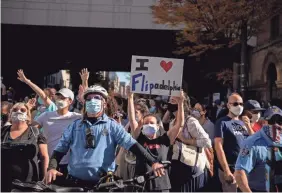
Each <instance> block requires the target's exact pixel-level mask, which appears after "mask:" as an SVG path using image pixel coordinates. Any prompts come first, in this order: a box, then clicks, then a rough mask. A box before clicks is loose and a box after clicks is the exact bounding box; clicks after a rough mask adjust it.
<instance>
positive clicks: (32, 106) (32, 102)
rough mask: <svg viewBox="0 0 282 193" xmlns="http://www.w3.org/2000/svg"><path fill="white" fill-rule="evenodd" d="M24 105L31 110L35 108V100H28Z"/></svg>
mask: <svg viewBox="0 0 282 193" xmlns="http://www.w3.org/2000/svg"><path fill="white" fill-rule="evenodd" d="M26 105H27V106H28V108H29V109H30V110H31V109H33V108H34V107H35V106H36V98H32V99H29V100H28V102H27V103H26Z"/></svg>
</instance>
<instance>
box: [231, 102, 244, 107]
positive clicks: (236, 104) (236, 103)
mask: <svg viewBox="0 0 282 193" xmlns="http://www.w3.org/2000/svg"><path fill="white" fill-rule="evenodd" d="M229 104H231V105H233V106H234V107H236V106H238V105H240V106H243V105H244V103H238V102H235V103H229Z"/></svg>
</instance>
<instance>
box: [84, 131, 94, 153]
mask: <svg viewBox="0 0 282 193" xmlns="http://www.w3.org/2000/svg"><path fill="white" fill-rule="evenodd" d="M85 140H86V146H85V148H86V149H89V148H91V149H94V148H95V140H94V135H92V133H91V129H90V128H87V129H86V139H85Z"/></svg>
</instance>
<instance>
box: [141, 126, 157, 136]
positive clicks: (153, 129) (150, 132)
mask: <svg viewBox="0 0 282 193" xmlns="http://www.w3.org/2000/svg"><path fill="white" fill-rule="evenodd" d="M158 130H159V129H158V127H157V125H156V124H147V125H143V129H142V133H143V134H144V135H145V136H147V137H153V136H154V135H155V134H156V133H157V131H158Z"/></svg>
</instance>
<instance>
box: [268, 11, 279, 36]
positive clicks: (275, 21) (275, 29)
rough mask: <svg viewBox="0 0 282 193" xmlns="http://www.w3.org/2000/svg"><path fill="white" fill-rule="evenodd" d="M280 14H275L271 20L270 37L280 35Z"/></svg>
mask: <svg viewBox="0 0 282 193" xmlns="http://www.w3.org/2000/svg"><path fill="white" fill-rule="evenodd" d="M279 16H280V15H275V16H274V17H273V18H272V19H271V22H270V38H271V40H274V39H275V38H277V37H278V36H279V27H280V25H279V24H280V17H279Z"/></svg>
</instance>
